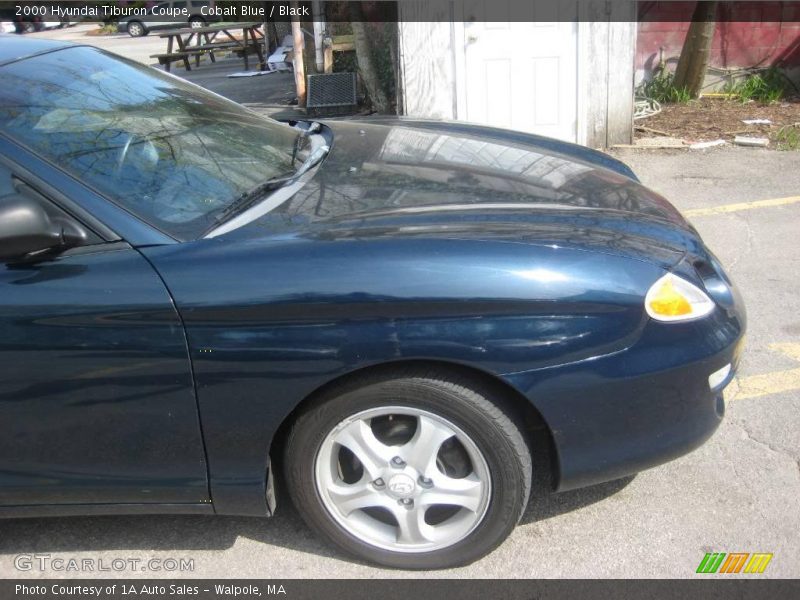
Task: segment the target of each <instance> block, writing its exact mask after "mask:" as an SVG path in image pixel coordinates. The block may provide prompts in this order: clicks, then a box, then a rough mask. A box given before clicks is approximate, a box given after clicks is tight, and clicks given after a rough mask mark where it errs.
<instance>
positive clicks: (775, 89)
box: [722, 67, 788, 104]
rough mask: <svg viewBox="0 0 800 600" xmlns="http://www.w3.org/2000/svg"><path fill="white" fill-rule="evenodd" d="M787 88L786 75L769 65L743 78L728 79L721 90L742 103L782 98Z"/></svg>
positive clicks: (768, 101)
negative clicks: (767, 67)
mask: <svg viewBox="0 0 800 600" xmlns="http://www.w3.org/2000/svg"><path fill="white" fill-rule="evenodd" d="M787 88H788V81H787V80H786V76H785V75H784V74H783V73H782V72H781V71H779V70H778V69H776V68H775V67H770V68H769V69H765V70H763V71H760V72H758V73H754V74H752V75H750V76H748V77H746V78H745V79H740V80H738V81H735V80H732V81H729V82H728V83H726V84H725V87H724V88H723V90H722V91H723V92H724V93H726V94H729V95H730V96H731V97H732V98H736V99H737V100H739V101H740V102H742V103H744V102H750V101H751V100H754V101H757V102H763V103H764V104H770V103H772V102H777V101H778V100H780V99H781V98H783V96H784V95H785V94H786V91H787Z"/></svg>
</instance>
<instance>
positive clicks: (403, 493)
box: [386, 473, 417, 498]
mask: <svg viewBox="0 0 800 600" xmlns="http://www.w3.org/2000/svg"><path fill="white" fill-rule="evenodd" d="M386 487H387V489H388V490H389V491H390V492H391V493H392V494H393V495H394V496H397V497H399V498H408V497H409V496H410V495H411V494H413V493H414V489H415V488H416V487H417V485H416V483H415V482H414V480H413V479H412V478H411V477H409V476H408V475H405V474H403V473H398V474H397V475H394V476H393V477H392V478H391V479H389V483H388V484H387V485H386Z"/></svg>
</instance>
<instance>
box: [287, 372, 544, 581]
mask: <svg viewBox="0 0 800 600" xmlns="http://www.w3.org/2000/svg"><path fill="white" fill-rule="evenodd" d="M469 396H470V395H469V394H467V395H466V396H465V395H464V394H460V393H458V392H455V391H453V390H451V389H447V388H446V387H444V386H441V385H437V382H435V381H428V380H419V379H408V380H396V381H384V382H378V383H375V384H372V385H367V386H366V387H363V388H361V389H355V390H351V391H348V392H345V393H343V394H342V395H340V396H338V397H337V398H335V399H334V400H333V401H331V402H327V403H324V404H322V405H321V406H319V407H317V408H316V409H315V410H313V411H310V412H309V413H307V414H306V415H305V416H307V417H309V418H308V419H302V418H301V419H299V420H298V425H299V427H298V431H297V435H296V436H294V439H293V440H292V442H293V443H290V448H289V453H288V456H289V463H290V466H289V469H288V473H287V481H288V482H289V487H290V493H291V494H292V496H293V500H294V502H295V505H296V506H297V507H298V510H299V512H300V514H301V515H302V516H303V518H304V519H305V520H306V521H308V522H309V524H310V525H311V526H312V527H314V528H316V529H318V530H321V531H322V532H323V533H324V534H325V535H326V536H327V537H328V538H330V539H332V540H333V541H334V542H336V543H337V544H338V545H339V546H340V547H342V548H343V549H344V550H346V551H347V552H349V553H351V554H355V555H357V556H359V557H362V558H366V559H368V560H371V561H374V562H378V563H381V564H383V565H386V566H391V567H400V568H427V569H436V568H445V567H452V566H457V565H463V564H468V563H470V562H473V561H474V560H476V559H478V558H480V557H481V556H483V555H484V554H486V553H488V552H490V551H491V550H492V549H494V548H495V547H496V546H497V545H499V544H500V543H501V542H502V541H503V540H504V539H505V538H506V537H507V536H508V534H509V533H510V532H511V530H513V528H514V526H515V525H516V523H517V522H518V520H519V517H520V516H521V513H522V510H523V509H524V507H525V503H526V502H527V498H528V493H529V490H530V479H529V474H526V473H525V472H524V464H525V461H520V459H519V456H518V451H517V450H515V447H514V445H513V444H512V443H509V441H508V440H507V439H506V435H505V434H506V433H507V432H503V431H498V430H497V427H496V426H495V423H494V422H493V421H492V419H489V418H487V416H486V414H485V413H484V412H483V411H482V410H481V409H480V408H479V407H478V406H475V405H473V404H472V402H470V399H471V398H470V397H469ZM384 406H401V407H407V408H412V409H419V410H425V411H428V412H432V413H434V414H437V415H440V416H442V417H444V418H445V419H447V420H448V421H450V422H452V423H453V424H455V425H457V426H458V427H459V428H460V429H461V430H462V431H464V433H465V434H466V435H467V436H469V437H470V438H471V439H472V440H473V442H474V443H475V444H476V446H477V447H478V449H479V450H480V452H481V453H482V454H483V456H484V459H485V460H486V463H487V465H488V468H489V473H490V475H491V497H490V500H489V506H488V508H487V510H486V514H485V515H484V517H483V519H482V520H481V522H480V524H478V525H477V527H476V528H475V529H474V530H473V531H472V532H471V533H470V534H469V535H467V537H465V538H464V539H462V540H460V541H459V542H457V543H455V544H453V545H452V546H448V547H447V548H442V549H439V550H434V551H431V552H421V553H403V552H392V551H388V550H384V549H381V548H376V547H375V546H371V545H369V544H367V543H365V542H362V541H361V540H359V539H358V538H356V537H355V536H354V535H353V534H351V533H349V532H348V531H346V530H345V529H344V528H343V527H342V526H340V525H339V524H338V523H337V522H336V521H335V520H334V519H333V517H332V516H331V515H330V514H329V513H328V510H327V509H326V508H325V506H324V504H323V503H322V499H321V497H320V495H319V492H318V490H317V486H316V483H315V463H316V457H317V455H318V453H319V449H320V447H321V445H322V442H323V440H324V439H325V437H326V436H327V435H328V433H329V432H330V431H331V430H332V429H333V428H334V427H335V426H336V425H338V424H339V423H340V422H341V421H343V420H344V419H346V418H348V417H350V416H352V415H354V414H357V413H359V412H362V411H365V410H369V409H372V408H380V407H384ZM300 428H302V429H300ZM516 433H517V435H519V432H518V431H517V432H516ZM520 438H521V436H520ZM292 446H293V447H292ZM528 464H529V463H528Z"/></svg>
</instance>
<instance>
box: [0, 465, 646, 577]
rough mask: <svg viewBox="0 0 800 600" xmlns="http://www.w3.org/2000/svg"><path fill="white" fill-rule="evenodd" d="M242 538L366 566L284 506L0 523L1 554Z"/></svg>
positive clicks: (528, 515)
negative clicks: (266, 512) (241, 512)
mask: <svg viewBox="0 0 800 600" xmlns="http://www.w3.org/2000/svg"><path fill="white" fill-rule="evenodd" d="M632 480H633V477H628V478H625V479H621V480H617V481H612V482H609V483H605V484H601V485H596V486H593V487H590V488H585V489H582V490H575V491H571V492H565V493H561V494H553V495H550V496H543V497H542V496H539V497H534V498H533V499H532V500H531V502H530V504H529V505H528V508H527V510H526V512H525V514H524V515H523V518H522V521H521V523H520V524H529V523H533V522H536V521H540V520H544V519H549V518H551V517H555V516H557V515H560V514H563V513H566V512H570V511H573V510H578V509H580V508H582V507H584V506H588V505H590V504H594V503H595V502H600V501H601V500H604V499H605V498H608V497H609V496H612V495H613V494H615V493H617V492H619V491H620V490H621V489H623V488H624V487H625V486H627V485H628V484H629V483H630V482H631V481H632ZM239 537H244V538H247V539H251V540H254V541H257V542H261V543H264V544H269V545H271V546H277V547H283V548H288V549H291V550H296V551H299V552H305V553H309V554H315V555H317V556H321V557H327V558H337V559H341V560H347V561H348V562H353V563H357V564H364V563H362V562H361V561H358V560H357V559H354V558H352V557H350V556H347V555H345V554H343V553H341V552H339V551H338V550H337V549H335V548H333V547H332V546H330V545H329V544H327V543H325V542H324V541H323V540H321V539H320V538H318V537H317V536H316V535H315V534H314V533H312V532H311V530H309V529H308V527H307V526H306V525H305V523H303V521H302V519H301V518H300V516H299V515H298V513H297V512H296V511H295V510H294V508H293V507H292V506H291V505H288V504H287V503H286V502H284V503H283V505H282V506H279V508H278V513H277V514H276V516H275V517H273V518H248V517H222V516H207V517H200V516H175V515H163V516H162V515H155V516H153V515H142V516H102V517H69V518H66V517H65V518H44V519H4V520H0V553H2V554H11V555H15V554H32V553H59V552H68V553H90V552H103V551H109V550H115V551H124V550H128V551H167V550H168V551H175V552H187V551H192V550H226V549H228V548H231V547H232V546H233V545H234V543H235V542H236V540H237V538H239Z"/></svg>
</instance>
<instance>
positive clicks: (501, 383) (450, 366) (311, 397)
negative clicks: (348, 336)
mask: <svg viewBox="0 0 800 600" xmlns="http://www.w3.org/2000/svg"><path fill="white" fill-rule="evenodd" d="M426 371H428V372H430V371H436V372H437V374H438V375H441V374H446V375H450V376H453V377H461V378H466V379H467V380H468V382H469V381H471V382H472V383H473V384H476V385H478V386H480V387H482V388H484V389H486V390H487V391H490V392H493V394H492V397H496V398H501V399H503V401H504V406H502V408H504V409H506V410H508V411H510V412H512V413H513V416H515V417H516V418H517V419H518V422H519V423H521V424H522V428H521V429H522V433H523V435H524V436H525V439H526V441H527V442H528V444H529V446H530V450H531V456H532V459H533V471H534V472H533V482H532V489H531V496H534V497H535V496H542V495H546V494H548V493H550V492H551V491H552V490H554V489H555V484H556V482H557V481H558V478H559V468H558V460H557V456H558V455H557V450H556V447H555V443H554V441H553V435H552V431H551V428H550V426H549V425H548V424H547V422H546V421H545V420H544V417H543V416H542V415H541V413H540V412H539V411H538V409H537V408H536V407H535V406H534V405H533V404H532V403H531V402H530V401H529V400H528V399H527V398H526V397H525V396H524V395H523V394H522V392H520V391H519V390H518V389H516V388H515V387H514V386H512V385H511V384H510V383H508V382H507V381H505V380H503V379H502V378H500V377H498V376H497V375H496V374H494V373H491V372H488V371H485V370H483V369H480V368H477V367H475V366H472V365H465V364H462V363H455V362H449V361H443V360H435V359H431V360H428V359H409V360H395V361H391V362H383V363H379V364H375V365H369V366H365V367H361V368H358V369H355V370H353V371H349V372H347V373H344V374H341V375H339V376H338V377H336V378H334V379H332V380H330V381H328V382H326V383H324V384H322V385H321V386H319V387H318V388H316V389H315V390H314V391H312V392H311V393H310V394H308V395H307V396H305V397H304V398H303V399H302V400H301V401H300V402H299V403H298V404H297V405H296V406H295V407H294V409H292V411H291V412H290V413H289V414H288V415H286V417H284V419H283V420H282V421H281V424H280V425H279V426H278V429H277V430H276V432H275V435H274V436H273V437H272V441H271V444H270V450H269V455H270V459H271V465H272V468H273V469H274V470H275V473H274V475H275V477H276V478H277V482H278V487H279V489H282V488H283V487H284V486H283V475H282V466H283V461H284V452H285V448H286V442H287V438H288V433H289V430H290V429H291V427H292V424H293V423H294V422H295V420H296V418H297V416H298V415H299V414H300V413H301V411H303V410H304V409H305V407H306V406H308V405H309V404H311V403H313V402H315V401H317V399H318V398H320V397H322V396H325V395H327V394H331V393H335V391H336V390H338V389H341V390H344V389H347V387H348V386H349V385H352V384H353V383H355V382H356V381H358V380H360V379H365V378H370V377H375V378H379V377H382V376H388V375H390V374H391V375H395V374H398V375H402V374H404V373H406V374H409V375H410V374H416V375H420V374H423V373H425V372H426Z"/></svg>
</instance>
